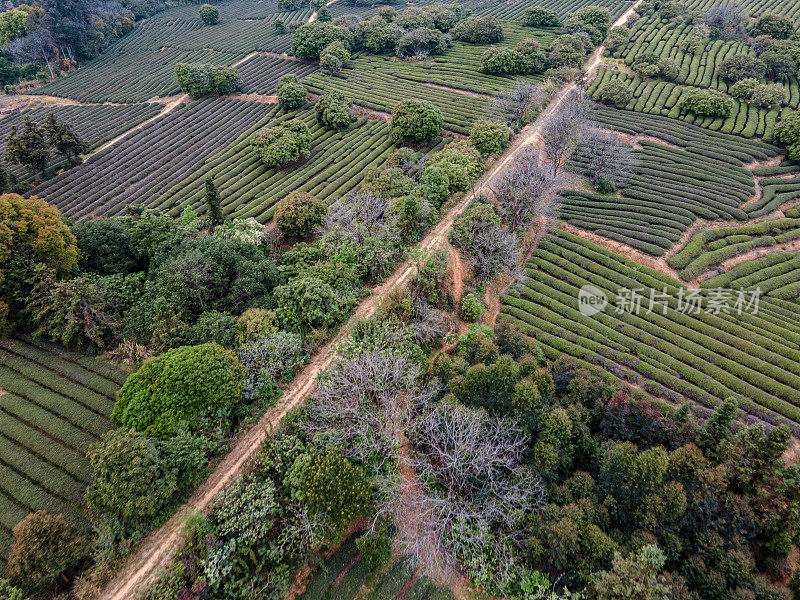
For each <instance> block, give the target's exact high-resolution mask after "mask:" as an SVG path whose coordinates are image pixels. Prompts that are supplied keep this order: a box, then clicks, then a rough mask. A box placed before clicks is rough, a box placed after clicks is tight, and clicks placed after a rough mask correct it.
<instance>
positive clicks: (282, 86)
mask: <svg viewBox="0 0 800 600" xmlns="http://www.w3.org/2000/svg"><path fill="white" fill-rule="evenodd" d="M277 94H278V104H280V105H281V107H282V108H285V109H290V110H291V109H294V108H300V107H301V106H303V105H304V104H305V103H306V96H307V95H308V90H307V89H306V86H304V85H303V84H302V83H300V80H298V79H297V75H292V74H289V75H284V76H283V77H281V80H280V81H279V82H278V90H277Z"/></svg>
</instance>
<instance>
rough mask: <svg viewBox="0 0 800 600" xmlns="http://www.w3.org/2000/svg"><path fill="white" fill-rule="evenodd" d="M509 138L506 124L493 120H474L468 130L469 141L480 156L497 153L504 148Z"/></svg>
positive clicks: (509, 132)
mask: <svg viewBox="0 0 800 600" xmlns="http://www.w3.org/2000/svg"><path fill="white" fill-rule="evenodd" d="M509 139H511V130H510V129H509V128H508V125H506V124H505V123H499V122H494V121H476V122H475V123H474V124H473V125H472V129H470V132H469V141H470V143H471V144H472V145H473V146H474V147H475V148H476V149H477V150H478V152H480V153H481V156H490V155H492V154H499V153H500V152H502V151H503V150H505V149H506V147H507V146H508V141H509Z"/></svg>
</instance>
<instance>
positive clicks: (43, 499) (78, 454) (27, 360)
mask: <svg viewBox="0 0 800 600" xmlns="http://www.w3.org/2000/svg"><path fill="white" fill-rule="evenodd" d="M125 377H126V374H125V373H124V372H123V371H120V370H119V369H116V368H115V367H112V366H110V365H108V364H106V363H102V362H100V361H98V360H96V359H94V358H90V357H88V356H83V355H80V354H76V353H73V352H67V351H65V350H63V349H61V348H59V347H57V346H55V345H52V344H47V343H44V342H38V341H33V340H30V339H3V340H0V482H2V483H0V515H1V516H0V519H1V520H0V571H4V569H5V561H6V558H7V557H8V553H9V551H10V546H11V530H12V529H13V527H14V525H16V524H17V523H18V522H19V521H20V520H22V519H23V518H24V517H25V515H27V514H28V512H31V511H37V510H45V511H48V512H51V513H63V514H64V516H65V517H66V518H68V519H70V520H71V521H73V522H75V523H76V524H77V525H79V526H80V527H82V528H83V527H88V523H87V521H86V517H85V514H84V513H83V506H84V493H85V489H86V485H87V483H88V481H89V475H90V472H89V463H88V461H87V460H86V458H85V453H86V450H87V449H88V447H89V445H90V444H92V443H94V442H96V441H97V440H99V439H100V436H102V435H103V434H104V433H105V432H106V431H108V430H109V429H111V428H112V427H113V425H112V424H111V422H110V421H109V420H108V415H110V414H111V409H112V407H113V404H114V398H115V396H116V393H117V391H118V390H119V388H120V386H121V385H122V383H123V382H124V381H125Z"/></svg>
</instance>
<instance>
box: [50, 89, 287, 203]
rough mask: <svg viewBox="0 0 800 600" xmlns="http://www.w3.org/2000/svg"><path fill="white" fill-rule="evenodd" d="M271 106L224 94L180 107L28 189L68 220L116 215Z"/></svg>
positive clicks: (162, 188)
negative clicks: (232, 97)
mask: <svg viewBox="0 0 800 600" xmlns="http://www.w3.org/2000/svg"><path fill="white" fill-rule="evenodd" d="M271 110H274V106H273V105H269V104H261V103H257V102H248V101H244V100H233V99H225V98H209V99H206V100H200V101H197V102H192V103H190V104H188V105H183V106H181V107H179V108H177V109H176V110H174V111H172V112H171V113H169V114H168V115H166V116H165V117H164V118H162V119H158V120H156V121H153V122H152V123H150V124H148V125H147V126H146V127H143V128H142V129H141V130H140V131H138V132H136V133H135V134H134V135H132V136H131V137H129V138H127V139H125V140H123V141H122V142H121V143H119V144H117V145H115V146H114V147H111V148H108V149H107V150H104V151H103V152H100V153H99V154H97V155H95V156H94V157H92V158H91V159H90V160H88V161H87V162H85V163H83V164H82V165H79V166H77V167H75V168H74V169H71V170H69V171H67V172H65V173H62V174H61V175H59V176H58V177H56V178H54V179H52V180H50V181H48V182H46V183H44V184H42V185H40V186H39V187H37V188H36V189H35V190H34V193H35V194H37V195H38V196H40V197H43V198H45V199H47V200H48V202H51V203H53V204H55V205H56V206H58V207H59V209H60V210H61V212H62V214H64V215H65V216H69V217H71V218H74V219H83V218H88V217H91V216H100V215H114V214H119V213H121V212H123V211H124V209H125V206H126V205H128V204H130V203H131V202H139V203H142V204H145V205H146V204H147V203H149V202H151V201H152V200H154V199H156V198H158V197H159V196H160V195H161V194H163V193H164V192H166V191H167V190H168V189H170V188H171V187H172V186H173V185H175V184H176V183H177V182H178V181H180V180H181V179H182V178H183V177H185V174H186V172H187V171H191V170H192V169H195V168H197V167H198V166H199V165H200V164H202V162H203V161H204V160H205V159H206V158H208V157H210V156H212V155H214V154H215V153H216V152H218V151H219V150H221V149H223V148H224V147H225V146H227V145H228V144H230V143H231V142H232V141H233V140H235V139H236V138H237V137H238V136H239V135H240V134H241V132H242V131H244V130H246V129H248V128H249V127H252V126H253V124H254V123H257V122H259V121H260V120H261V119H262V118H263V117H264V116H265V115H266V114H267V113H268V112H269V111H271Z"/></svg>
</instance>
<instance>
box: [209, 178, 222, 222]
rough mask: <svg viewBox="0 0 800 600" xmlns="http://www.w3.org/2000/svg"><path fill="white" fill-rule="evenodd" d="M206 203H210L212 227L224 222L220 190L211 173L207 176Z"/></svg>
mask: <svg viewBox="0 0 800 600" xmlns="http://www.w3.org/2000/svg"><path fill="white" fill-rule="evenodd" d="M206 204H207V205H208V218H209V220H210V221H211V228H212V229H213V228H214V227H216V226H217V225H219V224H221V223H222V209H221V208H220V205H219V191H217V186H216V185H214V179H213V178H212V177H211V175H209V176H208V177H206Z"/></svg>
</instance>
